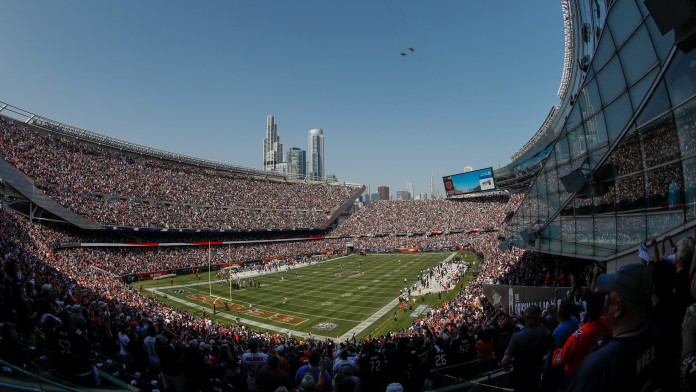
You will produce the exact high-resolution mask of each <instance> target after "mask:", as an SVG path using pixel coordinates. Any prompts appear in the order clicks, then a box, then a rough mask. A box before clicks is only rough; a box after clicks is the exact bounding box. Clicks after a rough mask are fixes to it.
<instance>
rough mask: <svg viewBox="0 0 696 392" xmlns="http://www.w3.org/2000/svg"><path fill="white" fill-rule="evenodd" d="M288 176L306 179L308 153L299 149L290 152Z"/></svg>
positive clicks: (291, 149)
mask: <svg viewBox="0 0 696 392" xmlns="http://www.w3.org/2000/svg"><path fill="white" fill-rule="evenodd" d="M286 162H287V164H288V174H290V175H293V176H295V177H297V178H302V179H304V178H305V177H306V176H307V151H305V150H303V149H301V148H299V147H291V148H290V150H288V159H287V160H286Z"/></svg>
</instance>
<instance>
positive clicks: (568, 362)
mask: <svg viewBox="0 0 696 392" xmlns="http://www.w3.org/2000/svg"><path fill="white" fill-rule="evenodd" d="M604 296H605V293H600V292H598V293H592V294H590V296H589V298H588V299H587V310H586V312H585V320H584V322H583V324H582V326H581V327H580V329H578V330H577V331H575V332H574V333H573V334H572V335H570V337H568V340H566V342H565V344H564V345H563V347H561V348H557V349H555V350H554V353H553V356H552V364H553V366H559V367H562V368H563V369H564V370H565V373H566V374H567V375H568V376H572V375H573V373H574V372H575V369H576V368H577V367H578V365H579V364H580V363H581V362H582V361H583V359H585V357H587V356H588V355H589V354H590V352H592V351H594V350H595V349H597V348H599V345H600V342H602V341H604V340H605V339H608V338H609V337H610V336H611V332H610V331H609V328H608V327H607V324H606V321H605V320H604V316H602V308H603V306H604Z"/></svg>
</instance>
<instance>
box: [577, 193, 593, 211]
mask: <svg viewBox="0 0 696 392" xmlns="http://www.w3.org/2000/svg"><path fill="white" fill-rule="evenodd" d="M590 196H591V195H590ZM573 204H574V205H575V215H592V210H593V206H592V197H585V196H584V195H581V196H578V195H576V196H575V199H573Z"/></svg>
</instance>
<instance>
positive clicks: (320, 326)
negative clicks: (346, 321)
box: [314, 323, 338, 331]
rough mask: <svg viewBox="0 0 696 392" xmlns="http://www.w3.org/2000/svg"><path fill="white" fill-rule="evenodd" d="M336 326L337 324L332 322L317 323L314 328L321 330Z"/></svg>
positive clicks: (329, 329) (328, 329)
mask: <svg viewBox="0 0 696 392" xmlns="http://www.w3.org/2000/svg"><path fill="white" fill-rule="evenodd" d="M336 327H338V325H336V324H334V323H319V324H317V325H315V326H314V329H321V330H323V331H331V330H332V329H334V328H336Z"/></svg>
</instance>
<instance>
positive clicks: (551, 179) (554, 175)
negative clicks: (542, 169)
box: [546, 167, 558, 193]
mask: <svg viewBox="0 0 696 392" xmlns="http://www.w3.org/2000/svg"><path fill="white" fill-rule="evenodd" d="M547 173H548V174H547V176H546V187H547V189H548V192H549V193H554V192H558V170H556V168H555V167H553V168H550V169H549V170H548V171H547Z"/></svg>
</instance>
